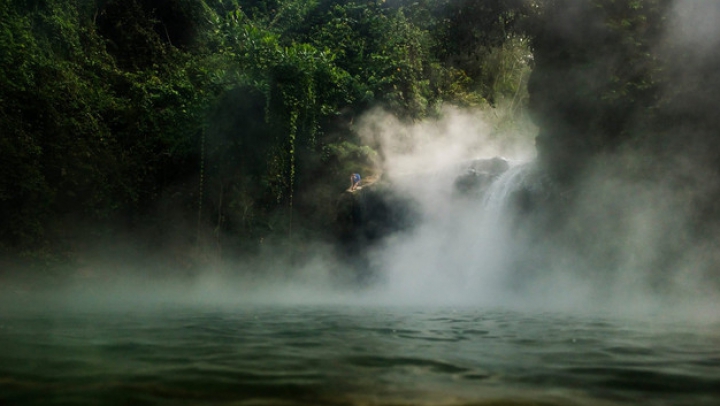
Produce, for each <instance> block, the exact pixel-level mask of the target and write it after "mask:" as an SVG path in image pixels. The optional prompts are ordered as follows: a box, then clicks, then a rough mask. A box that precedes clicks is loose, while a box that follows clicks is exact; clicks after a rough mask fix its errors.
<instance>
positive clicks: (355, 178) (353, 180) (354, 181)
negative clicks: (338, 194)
mask: <svg viewBox="0 0 720 406" xmlns="http://www.w3.org/2000/svg"><path fill="white" fill-rule="evenodd" d="M359 186H360V174H359V173H353V174H352V175H350V191H351V192H354V191H355V190H357V188H358V187H359Z"/></svg>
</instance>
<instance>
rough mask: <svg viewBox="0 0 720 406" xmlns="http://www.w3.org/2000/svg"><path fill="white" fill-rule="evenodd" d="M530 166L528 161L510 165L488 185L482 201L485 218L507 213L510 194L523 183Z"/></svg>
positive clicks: (495, 217) (496, 217)
mask: <svg viewBox="0 0 720 406" xmlns="http://www.w3.org/2000/svg"><path fill="white" fill-rule="evenodd" d="M530 167H531V165H530V163H522V164H518V165H515V166H512V167H511V168H510V169H508V170H507V171H505V172H504V173H503V174H502V175H500V176H499V177H498V178H497V179H496V180H495V181H494V182H493V183H492V184H491V185H490V187H489V188H488V190H487V191H485V195H484V197H483V202H482V208H483V211H484V212H485V217H486V218H489V219H499V218H503V217H504V216H505V215H506V214H507V212H506V209H507V207H508V205H509V204H508V203H509V199H510V196H512V194H513V193H514V192H516V191H518V190H519V189H520V188H521V187H522V186H523V185H524V183H525V181H526V178H527V175H528V173H529V172H530Z"/></svg>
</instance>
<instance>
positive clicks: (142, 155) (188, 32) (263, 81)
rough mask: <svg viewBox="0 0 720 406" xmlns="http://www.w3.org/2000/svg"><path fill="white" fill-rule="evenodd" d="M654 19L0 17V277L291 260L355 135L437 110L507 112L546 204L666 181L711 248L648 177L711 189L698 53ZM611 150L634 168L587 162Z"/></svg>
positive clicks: (367, 9) (569, 2)
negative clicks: (375, 123) (135, 254)
mask: <svg viewBox="0 0 720 406" xmlns="http://www.w3.org/2000/svg"><path fill="white" fill-rule="evenodd" d="M672 5H673V2H671V1H670V0H644V1H640V0H624V1H617V0H588V1H574V0H544V1H540V0H538V1H532V0H484V1H476V0H416V1H412V0H370V1H363V2H360V1H339V0H268V1H260V0H195V1H191V0H86V1H77V0H46V1H38V0H0V213H1V215H2V219H1V221H0V257H2V258H5V261H11V260H12V261H16V260H19V259H23V260H27V261H29V262H32V263H34V264H40V265H41V266H45V267H47V266H50V265H54V264H58V263H77V262H82V256H83V252H87V251H91V250H92V248H93V246H92V245H93V244H95V245H97V246H98V247H103V246H104V247H107V246H108V245H107V244H108V243H109V242H113V244H111V245H109V246H113V247H119V246H127V244H125V243H123V244H120V242H121V241H127V240H131V241H132V243H131V244H130V245H132V246H135V247H143V249H145V250H147V252H149V253H155V252H157V253H161V255H163V257H164V258H165V259H164V260H163V261H164V262H165V263H166V264H167V265H169V266H170V267H171V268H173V267H174V268H178V267H192V266H193V265H194V264H201V263H203V262H207V261H210V260H214V259H219V258H229V257H232V256H234V255H242V254H244V253H247V252H255V251H257V250H259V249H261V247H262V245H263V244H264V243H265V242H268V241H271V242H272V241H274V240H277V241H284V242H286V243H287V242H289V243H291V244H292V246H293V247H294V249H297V250H300V251H302V246H303V242H306V241H308V240H309V239H310V238H315V237H317V238H324V237H326V236H328V235H331V234H329V233H331V230H332V227H333V224H332V223H333V215H334V209H335V207H334V204H335V202H336V201H337V197H338V194H339V193H340V192H341V191H342V190H343V189H344V188H345V187H346V186H347V182H348V180H347V178H348V174H349V173H350V172H351V171H362V172H363V173H364V174H367V173H372V172H373V171H375V170H376V169H377V168H376V166H375V165H376V163H377V159H378V156H377V155H378V151H377V150H375V149H374V148H375V146H373V145H363V144H362V143H361V141H360V139H359V138H358V135H357V133H356V132H355V131H354V127H353V124H354V123H355V122H356V119H357V118H358V117H359V116H360V115H362V114H363V113H364V112H367V111H368V110H370V109H372V108H377V107H380V108H383V109H386V110H387V111H389V112H391V113H392V114H394V115H396V116H398V117H400V118H401V119H403V120H406V121H417V120H422V119H426V118H432V117H434V116H437V115H438V114H440V113H441V111H442V107H443V106H444V105H447V104H453V105H459V106H465V107H472V108H479V109H502V111H503V112H505V113H503V114H504V115H503V118H502V120H504V121H503V122H502V123H498V125H499V126H500V125H502V126H505V127H508V126H509V127H512V125H513V123H514V122H515V120H516V119H517V118H518V117H520V116H521V115H522V114H523V111H524V110H525V108H526V107H528V106H529V108H530V110H531V111H532V112H533V114H534V118H535V119H536V122H537V123H538V124H539V126H540V130H541V131H540V135H539V137H538V138H537V147H538V153H539V158H540V160H541V162H542V163H543V164H544V165H545V167H546V169H547V173H548V174H549V175H550V178H551V179H552V180H553V181H554V182H556V184H557V185H560V186H559V187H560V189H561V192H560V194H562V195H563V196H567V193H566V192H567V191H568V190H570V191H572V190H573V182H575V181H576V180H577V179H580V178H581V177H582V175H583V173H584V171H585V170H586V169H587V168H588V167H590V166H591V165H590V164H591V163H592V164H593V166H594V167H597V165H598V162H604V163H602V165H605V166H607V167H609V168H613V169H617V170H619V171H625V173H631V174H632V176H637V177H647V178H652V177H664V178H668V177H669V178H671V180H672V181H673V182H675V184H677V185H680V186H679V189H681V192H682V193H685V194H686V195H687V196H688V200H687V204H688V205H691V206H692V207H693V208H695V209H696V210H695V211H694V213H696V216H697V219H696V224H697V225H698V229H702V230H705V231H702V230H701V232H705V233H712V228H713V227H715V226H713V225H712V224H716V223H711V222H710V223H706V222H704V221H703V219H705V218H708V217H712V218H718V217H720V214H718V213H717V205H716V204H715V202H716V201H717V198H718V197H719V196H720V192H718V190H719V188H718V185H716V184H712V185H710V187H703V188H702V192H697V190H699V189H698V188H696V186H697V184H694V183H692V182H688V181H687V179H690V178H692V179H696V178H697V177H694V176H691V174H690V171H691V169H687V171H686V172H683V171H674V172H673V169H667V168H668V167H670V168H676V167H678V166H672V165H667V166H663V167H662V168H661V167H660V166H658V165H656V163H657V162H658V161H662V162H667V161H673V162H680V163H682V162H681V161H682V160H683V159H685V160H687V159H690V158H688V157H692V158H691V159H692V160H694V161H696V162H698V164H697V165H694V166H693V169H692V170H695V168H696V167H701V168H703V171H705V172H703V173H704V174H705V175H706V179H715V178H717V176H718V174H720V167H719V164H718V162H720V155H718V154H719V152H718V151H720V144H718V140H720V138H718V137H717V128H720V123H718V117H720V116H719V115H717V114H716V113H714V112H717V108H718V107H720V106H718V102H717V100H718V98H717V97H716V96H715V95H716V94H717V90H718V83H719V82H718V77H719V74H718V72H720V69H718V57H717V55H716V53H714V52H713V51H711V49H712V47H709V46H708V45H707V44H716V43H717V41H715V40H712V39H707V41H705V42H706V44H703V43H702V42H700V43H698V42H694V43H688V42H687V41H685V40H683V39H682V38H680V35H679V34H678V37H677V38H675V40H668V37H670V38H671V39H672V34H673V32H675V33H678V32H681V30H675V31H673V27H672V24H671V21H672V19H671V18H670V15H671V14H670V13H671V11H672ZM678 61H683V62H684V63H678ZM531 68H532V69H533V73H532V75H530V69H531ZM529 77H531V79H530V82H529V84H528V83H527V82H528V78H529ZM528 88H529V92H528ZM498 111H499V110H498ZM624 150H633V151H643V152H644V154H640V155H639V154H634V155H632V157H633V158H632V159H619V158H613V159H619V160H616V161H613V160H612V159H610V160H606V161H599V160H598V159H597V158H598V157H609V156H613V157H618V156H622V155H618V153H619V152H622V151H624ZM686 167H688V168H689V166H686ZM668 171H670V173H669V172H668ZM708 235H710V234H708ZM118 249H119V248H118ZM118 255H122V254H118ZM7 263H8V264H9V263H10V262H7Z"/></svg>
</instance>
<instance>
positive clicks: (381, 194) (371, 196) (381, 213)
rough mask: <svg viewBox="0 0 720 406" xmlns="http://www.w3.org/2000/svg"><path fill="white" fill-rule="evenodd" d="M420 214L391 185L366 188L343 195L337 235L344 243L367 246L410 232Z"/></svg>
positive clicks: (338, 207)
mask: <svg viewBox="0 0 720 406" xmlns="http://www.w3.org/2000/svg"><path fill="white" fill-rule="evenodd" d="M416 215H417V212H416V210H415V208H414V204H413V202H412V201H411V200H410V199H409V198H407V197H403V196H401V195H400V194H399V193H398V192H396V191H394V190H393V188H392V186H391V185H390V184H382V183H381V184H374V185H371V186H364V187H363V188H362V189H361V190H359V191H356V192H345V193H343V194H342V195H341V196H340V198H339V199H338V202H337V212H336V219H335V224H336V235H337V236H338V239H339V241H340V243H341V244H343V245H348V246H368V245H370V244H372V243H373V242H376V241H378V240H380V239H382V238H383V237H386V236H388V235H390V234H392V233H394V232H397V231H401V230H405V229H408V228H409V227H411V225H412V224H413V222H414V221H413V220H414V218H415V217H416Z"/></svg>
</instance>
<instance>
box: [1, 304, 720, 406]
mask: <svg viewBox="0 0 720 406" xmlns="http://www.w3.org/2000/svg"><path fill="white" fill-rule="evenodd" d="M0 315H1V316H2V319H1V321H0V403H1V404H21V405H32V404H43V405H44V404H133V405H141V404H148V405H162V404H167V405H177V404H207V405H215V404H218V405H225V404H228V405H230V404H232V405H268V404H278V405H411V404H438V405H471V404H472V405H491V404H492V405H636V404H643V405H718V404H720V326H718V325H712V324H702V325H699V324H691V323H682V322H667V321H665V322H659V321H651V320H645V321H637V320H624V319H612V318H607V317H588V316H578V315H564V314H547V313H543V314H530V313H522V312H514V311H505V310H499V309H479V308H440V309H437V308H435V309H423V308H401V307H371V306H365V307H359V306H358V307H343V306H339V307H338V306H249V305H243V306H238V307H237V308H228V307H223V308H213V307H178V306H175V307H172V308H170V307H165V308H158V307H153V309H145V310H142V309H139V308H134V309H128V310H127V311H106V310H97V311H92V310H83V311H79V310H74V311H67V310H66V311H53V310H52V309H47V310H46V311H42V312H38V311H36V312H24V313H11V312H4V313H3V312H2V311H0Z"/></svg>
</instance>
